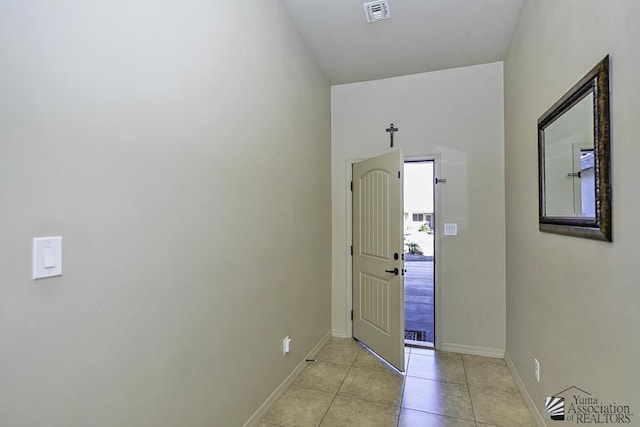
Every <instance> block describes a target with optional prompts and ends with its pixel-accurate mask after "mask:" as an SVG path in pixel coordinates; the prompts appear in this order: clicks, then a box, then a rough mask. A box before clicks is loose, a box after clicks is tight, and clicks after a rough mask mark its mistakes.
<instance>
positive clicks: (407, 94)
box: [331, 63, 505, 355]
mask: <svg viewBox="0 0 640 427" xmlns="http://www.w3.org/2000/svg"><path fill="white" fill-rule="evenodd" d="M502 85H503V81H502V63H494V64H487V65H479V66H475V67H467V68H458V69H453V70H447V71H438V72H433V73H424V74H417V75H411V76H405V77H397V78H392V79H385V80H378V81H370V82H364V83H355V84H347V85H340V86H333V87H332V91H331V116H332V152H331V156H332V210H333V243H332V247H333V250H332V256H333V264H332V274H333V292H332V305H333V310H332V316H333V317H332V319H333V329H334V333H335V334H337V335H341V334H342V335H349V334H350V329H351V325H350V320H349V318H348V313H349V311H350V310H351V300H350V294H351V285H350V274H351V270H350V265H349V261H348V260H349V258H348V256H347V253H348V252H347V250H348V247H349V244H350V233H351V229H350V225H349V224H350V221H351V218H350V212H349V210H348V209H349V206H350V202H349V200H350V196H351V193H350V192H349V191H348V184H347V183H348V181H347V177H348V176H349V167H350V166H349V165H350V164H351V162H352V161H354V160H360V159H364V158H367V157H372V156H375V155H377V154H382V153H384V152H387V151H389V150H390V148H389V134H388V133H386V132H385V128H387V127H388V126H389V123H391V122H393V123H394V124H395V125H396V126H397V127H398V128H399V129H400V130H399V132H398V133H396V135H395V140H396V143H397V146H398V147H401V148H402V149H403V150H404V154H405V157H407V158H416V157H421V158H426V157H430V156H434V155H437V156H439V158H440V161H441V171H440V176H441V177H444V178H446V179H447V183H446V184H442V185H439V186H438V188H437V190H436V191H438V192H439V194H438V195H437V197H436V199H437V200H436V203H437V205H438V206H437V207H436V209H438V210H439V212H436V213H437V214H438V213H439V214H440V216H441V217H440V218H438V221H439V223H440V230H441V229H442V224H443V223H444V222H456V223H457V224H458V233H459V235H458V236H457V237H447V238H442V239H441V240H440V252H439V254H438V255H437V256H438V258H437V260H438V262H437V266H438V270H439V272H440V275H441V281H440V283H441V292H440V296H441V298H442V310H441V314H442V322H441V327H442V330H441V336H439V337H436V338H437V339H438V341H439V342H440V343H441V344H442V345H443V347H445V346H446V347H447V348H449V349H455V350H461V351H473V352H484V353H488V354H494V355H500V354H501V353H502V352H503V351H504V346H505V300H504V280H505V278H504V210H503V206H504V158H503V147H504V145H503V144H504V139H503V135H504V127H503V108H502V104H503V95H502ZM436 333H437V332H436Z"/></svg>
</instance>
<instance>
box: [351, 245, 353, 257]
mask: <svg viewBox="0 0 640 427" xmlns="http://www.w3.org/2000/svg"><path fill="white" fill-rule="evenodd" d="M351 255H353V245H352V246H351Z"/></svg>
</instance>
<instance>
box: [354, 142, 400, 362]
mask: <svg viewBox="0 0 640 427" xmlns="http://www.w3.org/2000/svg"><path fill="white" fill-rule="evenodd" d="M402 170H403V157H402V151H401V150H396V151H392V152H390V153H388V154H384V155H382V156H378V157H374V158H372V159H368V160H364V161H362V162H359V163H355V164H354V165H353V336H354V338H356V339H357V340H359V341H361V342H362V343H363V344H365V345H366V346H367V347H369V348H370V349H371V350H373V351H374V352H376V353H377V354H378V355H379V356H380V357H382V358H383V359H385V360H386V361H387V362H389V363H390V364H391V365H393V366H395V367H396V368H397V369H398V370H400V371H404V275H403V273H404V262H403V256H402V254H403V252H404V242H403V201H402V198H403V193H402V182H403V176H402V175H403V174H402V173H401V172H402Z"/></svg>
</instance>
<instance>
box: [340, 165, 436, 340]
mask: <svg viewBox="0 0 640 427" xmlns="http://www.w3.org/2000/svg"><path fill="white" fill-rule="evenodd" d="M372 157H375V156H372ZM440 158H441V155H440V153H437V154H431V155H429V154H425V155H423V156H405V158H404V159H403V164H404V162H419V161H433V162H434V175H435V176H436V177H441V170H440V166H441V160H440ZM362 160H366V158H362V159H348V160H347V161H346V165H345V168H346V171H345V177H346V180H345V182H346V183H347V186H349V185H350V183H351V181H353V164H354V163H358V162H361V161H362ZM402 179H404V176H403V177H402ZM442 192H443V186H440V185H435V186H434V194H433V199H434V204H435V212H434V215H435V218H434V224H433V225H434V227H433V229H434V245H435V247H434V251H435V257H434V272H433V275H434V277H433V280H434V293H435V301H434V304H435V306H434V311H435V313H434V317H435V319H434V323H435V325H434V334H435V342H434V343H433V345H434V347H435V348H436V349H440V346H441V344H442V292H441V282H442V274H441V270H442V269H441V268H440V266H441V265H442V262H443V259H442V258H443V256H442V251H441V250H440V240H441V235H442V233H441V232H440V230H441V228H442V224H441V221H440V218H441V217H442V215H441V212H442ZM346 198H347V200H346V203H345V206H346V207H347V209H346V213H345V214H346V221H345V222H346V229H345V239H346V248H347V250H346V257H347V272H346V273H347V277H346V278H345V279H346V282H345V283H346V284H347V286H346V293H347V295H346V302H347V304H346V312H345V313H344V315H345V320H346V325H347V330H346V335H347V336H346V338H353V320H351V311H352V310H353V257H352V256H351V252H350V251H349V247H351V246H352V245H353V193H352V192H351V191H350V190H349V189H348V188H347V191H346Z"/></svg>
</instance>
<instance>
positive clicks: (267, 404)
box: [244, 331, 332, 427]
mask: <svg viewBox="0 0 640 427" xmlns="http://www.w3.org/2000/svg"><path fill="white" fill-rule="evenodd" d="M331 335H332V331H329V332H327V333H326V334H325V335H324V336H323V337H322V339H320V341H319V342H318V343H317V344H316V345H315V346H314V347H313V348H312V349H311V351H310V352H309V353H307V355H306V356H305V357H303V358H302V360H301V361H300V363H298V366H296V368H295V369H294V370H293V371H292V372H291V373H290V374H289V375H288V376H287V378H285V379H284V381H282V383H281V384H280V385H279V386H278V387H277V388H276V389H275V390H274V391H273V393H271V395H270V396H269V397H268V398H267V400H265V401H264V403H263V404H262V405H260V407H259V408H258V410H257V411H256V412H254V413H253V415H252V416H251V418H249V419H248V420H247V422H246V423H244V427H252V426H255V425H257V424H258V423H259V422H260V420H261V419H262V418H263V417H264V416H265V415H266V414H267V412H269V409H271V407H272V406H273V404H274V403H276V402H277V401H278V399H280V397H282V395H283V394H284V393H285V392H286V391H287V390H288V389H289V387H290V386H291V384H293V382H294V381H295V380H296V378H297V377H298V375H300V374H301V373H302V371H303V370H304V367H305V366H306V365H307V361H306V359H312V358H313V356H315V355H316V353H318V351H320V349H321V348H322V346H324V345H325V344H326V343H327V341H329V340H330V339H331Z"/></svg>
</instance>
